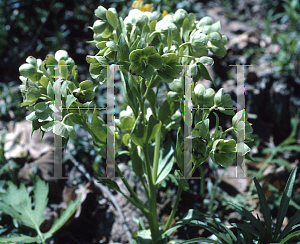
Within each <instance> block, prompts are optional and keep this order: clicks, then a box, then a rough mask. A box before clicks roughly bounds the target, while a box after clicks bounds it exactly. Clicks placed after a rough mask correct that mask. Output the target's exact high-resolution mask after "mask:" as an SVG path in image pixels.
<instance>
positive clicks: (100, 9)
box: [95, 6, 107, 20]
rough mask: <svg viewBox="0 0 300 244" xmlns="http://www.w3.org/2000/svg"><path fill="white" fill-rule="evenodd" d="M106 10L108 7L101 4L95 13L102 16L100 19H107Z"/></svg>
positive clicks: (99, 16)
mask: <svg viewBox="0 0 300 244" xmlns="http://www.w3.org/2000/svg"><path fill="white" fill-rule="evenodd" d="M106 11H107V9H106V8H104V7H103V6H99V7H98V8H97V9H96V10H95V15H96V16H97V17H98V18H100V19H104V20H106Z"/></svg>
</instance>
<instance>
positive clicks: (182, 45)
mask: <svg viewBox="0 0 300 244" xmlns="http://www.w3.org/2000/svg"><path fill="white" fill-rule="evenodd" d="M191 44H192V43H191V42H185V43H182V44H181V45H180V46H179V48H182V47H184V46H188V45H191Z"/></svg>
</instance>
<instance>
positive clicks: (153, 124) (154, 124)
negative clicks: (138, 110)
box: [146, 89, 161, 144]
mask: <svg viewBox="0 0 300 244" xmlns="http://www.w3.org/2000/svg"><path fill="white" fill-rule="evenodd" d="M151 90H152V89H151ZM160 126H161V122H160V121H159V120H158V119H156V118H155V117H154V116H153V115H151V116H150V118H149V124H148V130H147V139H146V143H147V144H148V143H149V142H150V140H152V139H154V138H155V136H156V133H157V131H158V129H159V128H160Z"/></svg>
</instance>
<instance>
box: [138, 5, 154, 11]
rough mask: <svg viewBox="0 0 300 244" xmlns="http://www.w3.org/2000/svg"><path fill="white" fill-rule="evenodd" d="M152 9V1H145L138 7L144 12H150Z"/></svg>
mask: <svg viewBox="0 0 300 244" xmlns="http://www.w3.org/2000/svg"><path fill="white" fill-rule="evenodd" d="M153 9H154V8H153V3H151V4H149V3H147V4H145V5H144V6H143V7H141V8H140V10H141V11H142V12H146V11H149V12H152V10H153Z"/></svg>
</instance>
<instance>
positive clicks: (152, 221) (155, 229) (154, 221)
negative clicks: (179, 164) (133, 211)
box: [143, 145, 161, 244]
mask: <svg viewBox="0 0 300 244" xmlns="http://www.w3.org/2000/svg"><path fill="white" fill-rule="evenodd" d="M143 152H144V156H145V159H146V169H147V170H146V171H147V179H148V184H149V200H150V202H149V210H150V215H149V218H148V222H149V226H150V230H151V236H152V242H153V244H155V243H157V241H158V240H160V239H161V234H160V231H159V226H158V218H157V212H156V186H155V185H154V183H153V180H152V174H151V167H150V159H149V152H148V145H144V147H143Z"/></svg>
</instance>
